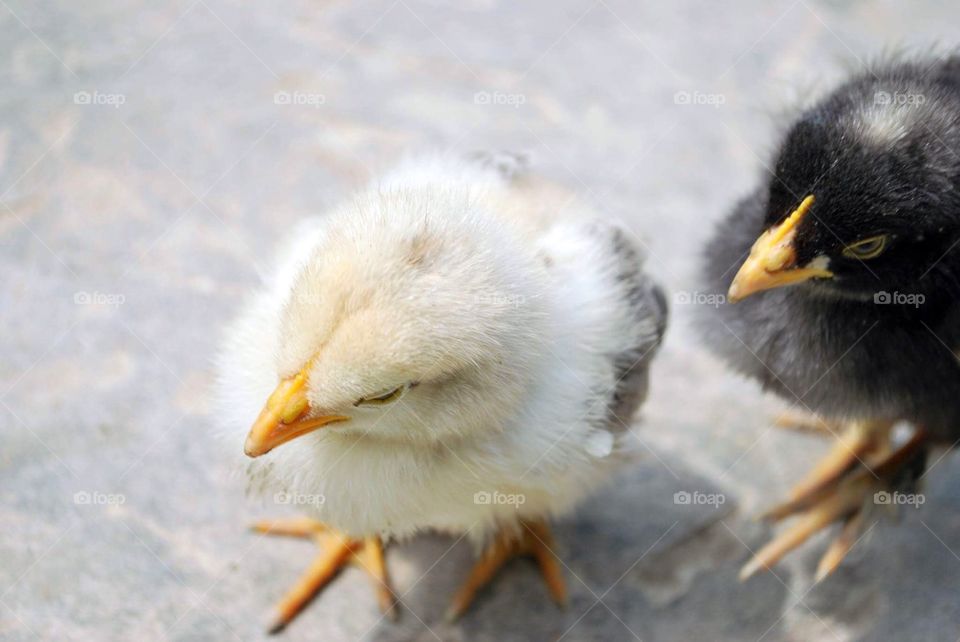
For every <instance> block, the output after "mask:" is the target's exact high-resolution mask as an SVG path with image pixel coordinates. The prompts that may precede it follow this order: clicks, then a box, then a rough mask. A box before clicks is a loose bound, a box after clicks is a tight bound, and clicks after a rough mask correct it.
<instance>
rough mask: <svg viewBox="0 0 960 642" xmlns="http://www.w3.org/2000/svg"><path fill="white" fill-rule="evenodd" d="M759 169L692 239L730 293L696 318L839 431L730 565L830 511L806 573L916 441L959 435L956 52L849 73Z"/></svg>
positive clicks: (895, 477)
mask: <svg viewBox="0 0 960 642" xmlns="http://www.w3.org/2000/svg"><path fill="white" fill-rule="evenodd" d="M770 174H772V176H771V177H770V178H769V180H767V181H766V184H765V185H763V186H761V187H760V188H759V189H758V190H757V191H756V192H754V193H753V194H752V195H751V196H749V197H747V198H746V199H744V200H742V201H741V202H740V203H739V204H738V205H737V206H736V207H735V208H734V211H733V212H732V213H731V214H730V215H729V217H727V219H726V220H724V221H723V222H722V223H721V225H720V226H719V228H718V229H717V231H716V233H715V235H714V237H713V239H712V240H711V241H710V243H709V245H708V247H707V251H706V278H707V282H708V283H709V289H710V291H712V292H718V293H719V292H727V299H728V300H727V302H726V303H725V304H723V305H721V306H719V308H716V309H714V308H712V307H710V308H707V307H706V306H704V309H705V310H709V314H704V315H702V319H701V325H702V326H703V328H704V330H705V336H706V337H707V339H708V342H709V344H710V346H711V347H712V348H713V349H714V350H715V351H716V352H717V353H718V354H719V355H720V356H722V357H723V358H724V359H725V360H726V361H727V362H728V363H729V364H730V365H731V366H732V367H733V368H734V369H735V370H737V371H739V372H741V373H743V374H746V375H749V376H751V377H754V378H756V379H758V380H759V381H760V382H761V383H762V385H763V387H764V388H765V389H768V390H772V391H774V392H776V393H778V394H779V395H780V396H782V397H784V398H785V399H787V400H788V401H789V402H791V403H792V404H795V405H796V406H797V407H799V408H800V409H803V410H805V411H808V412H810V413H812V414H813V415H815V416H816V417H817V419H816V421H814V422H812V423H813V425H815V426H817V427H819V428H821V429H823V430H827V431H829V432H832V433H835V435H836V436H837V437H838V441H837V444H836V445H835V446H834V447H833V449H832V450H831V452H830V453H829V454H828V456H827V457H826V458H825V459H824V460H823V461H822V462H821V463H820V464H819V465H818V466H817V467H816V468H815V470H813V471H812V473H811V474H810V475H809V476H808V477H807V478H806V479H804V480H803V481H802V482H801V483H800V484H798V485H797V486H796V487H795V488H794V490H793V492H792V494H791V497H790V498H789V500H788V501H787V502H786V503H784V504H782V505H781V506H779V507H777V508H775V509H773V510H771V511H770V512H769V513H768V516H770V517H772V518H774V519H780V518H783V517H786V516H789V515H796V514H799V515H800V516H801V517H800V519H799V520H798V521H797V523H796V524H794V525H793V526H792V527H791V528H790V529H789V530H787V531H785V532H783V533H781V534H780V535H779V536H778V537H777V538H776V539H775V540H774V541H772V542H771V543H770V544H768V545H767V546H766V547H765V548H764V549H763V550H761V551H760V552H759V553H757V555H756V556H755V557H754V558H753V559H752V560H751V561H750V563H748V564H747V565H746V566H745V567H744V569H743V572H742V574H741V577H744V578H745V577H748V576H749V575H751V574H753V573H754V572H756V571H757V570H759V569H760V568H763V567H770V566H772V565H773V564H774V563H776V562H777V560H779V559H780V558H781V557H782V556H783V555H785V554H786V553H787V552H789V551H790V550H792V549H793V548H795V547H797V546H799V545H800V544H801V543H803V542H804V541H805V540H806V539H807V538H809V537H810V536H811V535H812V534H813V533H815V532H817V531H818V530H820V529H822V528H824V527H825V526H827V525H828V524H830V523H832V522H834V521H839V520H843V521H845V526H844V527H843V530H842V531H841V532H840V535H839V536H838V538H837V539H836V540H835V541H834V542H833V543H832V544H831V546H830V548H829V549H828V551H827V552H826V554H825V555H824V557H823V559H822V560H821V563H820V567H819V569H818V573H817V579H818V580H819V579H822V578H823V577H825V576H826V575H828V574H829V573H830V572H832V571H833V570H834V569H835V568H836V567H837V566H838V565H839V563H840V561H841V560H842V559H843V557H844V555H846V553H847V552H848V551H849V549H850V548H851V547H852V546H853V544H854V543H855V542H856V540H857V539H858V534H859V533H860V532H862V530H863V529H864V525H865V522H866V521H867V519H868V517H869V515H870V514H871V511H872V509H874V507H875V506H876V505H878V504H885V503H890V504H895V503H898V502H900V501H904V500H907V501H909V499H910V497H909V495H906V494H904V493H910V492H913V491H914V486H915V482H916V481H917V480H919V478H920V477H921V476H922V474H923V471H924V468H925V463H926V457H927V451H928V449H929V448H931V447H934V446H939V445H946V446H952V445H954V444H955V442H956V441H957V440H958V439H960V361H958V352H960V247H958V245H960V56H951V57H949V58H946V59H941V60H936V61H911V62H894V63H887V64H884V65H881V66H879V67H876V68H873V69H871V70H869V71H867V72H865V73H863V74H861V75H858V76H855V77H853V78H851V79H849V80H848V81H846V82H845V83H843V84H842V85H841V86H840V87H838V88H837V89H836V90H835V91H833V92H832V93H831V94H830V95H828V96H827V97H826V98H825V99H823V100H822V101H820V102H819V103H818V104H816V105H815V106H813V107H812V108H810V109H808V110H806V111H804V112H803V113H802V114H801V115H800V117H799V119H797V120H796V121H795V122H794V123H793V124H792V125H791V126H790V128H789V129H788V131H787V133H786V136H785V138H784V139H783V141H782V143H781V144H780V146H779V148H778V150H777V152H776V155H775V158H774V165H773V169H772V170H771V171H770ZM738 268H739V271H737V270H738ZM734 273H736V275H735V276H734ZM783 286H790V287H783ZM765 290H769V291H765ZM747 297H749V298H747ZM744 299H745V300H744ZM741 300H742V302H741ZM900 421H906V422H909V424H910V425H911V426H912V427H913V428H914V432H913V435H912V436H911V437H910V438H909V439H907V440H896V439H894V438H893V437H892V435H891V429H892V427H893V425H894V424H895V423H897V422H900ZM891 493H892V494H891Z"/></svg>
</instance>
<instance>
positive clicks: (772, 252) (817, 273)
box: [727, 194, 833, 303]
mask: <svg viewBox="0 0 960 642" xmlns="http://www.w3.org/2000/svg"><path fill="white" fill-rule="evenodd" d="M811 205H813V194H810V195H809V196H807V197H806V198H805V199H803V202H801V203H800V206H799V207H797V209H795V210H794V211H793V213H791V214H790V216H788V217H787V219H786V220H785V221H784V222H783V223H781V224H780V225H777V226H776V227H772V228H770V229H769V230H767V231H766V232H764V233H763V234H761V235H760V238H758V239H757V240H756V242H755V243H754V244H753V247H752V248H751V249H750V256H748V257H747V260H746V261H744V262H743V265H742V266H740V270H739V271H738V272H737V275H736V276H735V277H733V283H731V284H730V290H729V291H728V292H727V298H728V299H729V300H730V302H731V303H736V302H737V301H739V300H741V299H745V298H746V297H748V296H750V295H751V294H755V293H757V292H760V291H762V290H769V289H771V288H779V287H782V286H784V285H791V284H793V283H800V282H801V281H806V280H808V279H813V278H821V279H826V278H830V277H832V276H833V272H831V271H830V270H827V269H826V268H825V267H817V266H814V265H806V266H802V267H801V266H797V252H796V248H795V247H794V240H795V239H796V236H797V226H798V225H799V224H800V221H802V220H803V217H804V216H806V215H807V212H808V211H810V206H811Z"/></svg>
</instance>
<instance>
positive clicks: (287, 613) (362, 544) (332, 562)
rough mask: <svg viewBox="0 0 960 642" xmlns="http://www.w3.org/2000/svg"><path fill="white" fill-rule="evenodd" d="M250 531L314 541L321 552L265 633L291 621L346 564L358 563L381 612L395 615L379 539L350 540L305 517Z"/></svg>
mask: <svg viewBox="0 0 960 642" xmlns="http://www.w3.org/2000/svg"><path fill="white" fill-rule="evenodd" d="M253 530H254V531H256V532H258V533H265V534H268V535H287V536H290V537H304V538H310V539H312V540H314V542H315V543H316V544H317V546H318V547H319V548H320V552H319V553H318V554H317V556H316V557H315V558H314V560H313V562H312V563H311V564H310V567H309V568H308V569H307V571H306V573H304V574H303V576H302V577H301V578H300V579H299V580H298V581H297V583H296V584H295V585H294V586H293V588H291V589H290V590H289V591H288V592H287V594H286V595H284V596H283V599H281V600H280V602H279V603H278V604H277V606H276V608H275V609H274V613H273V616H272V618H271V620H270V624H269V627H268V631H269V632H270V633H277V632H279V631H281V630H282V629H283V628H284V627H286V626H287V624H289V623H290V621H291V620H293V618H294V617H296V615H297V614H298V613H299V612H300V611H301V610H303V608H304V607H305V606H306V605H307V603H309V602H310V600H311V599H312V598H313V596H314V595H316V594H317V593H318V592H319V591H320V590H321V589H322V588H323V587H324V586H326V585H327V584H328V583H329V582H330V580H332V579H333V577H334V576H335V575H336V574H337V573H338V572H339V571H340V569H341V568H343V566H344V565H346V564H348V563H354V564H357V565H358V566H359V567H360V568H362V569H363V570H364V571H365V572H366V573H367V575H369V576H370V578H371V579H372V580H373V587H374V591H375V592H376V595H377V602H378V604H379V606H380V610H381V611H382V612H383V613H384V615H387V616H389V617H395V615H396V609H395V604H396V598H395V597H394V592H393V589H392V588H391V585H390V576H389V575H388V573H387V567H386V564H385V562H384V558H383V543H382V542H381V541H380V538H379V537H367V538H364V539H351V538H349V537H346V536H344V535H342V534H340V533H338V532H336V531H335V530H333V529H331V528H329V527H328V526H326V525H324V524H323V523H321V522H318V521H316V520H314V519H310V518H308V517H295V518H287V519H277V520H264V521H260V522H257V523H256V524H254V525H253Z"/></svg>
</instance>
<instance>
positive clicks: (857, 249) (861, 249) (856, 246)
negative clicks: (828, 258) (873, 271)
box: [843, 234, 889, 260]
mask: <svg viewBox="0 0 960 642" xmlns="http://www.w3.org/2000/svg"><path fill="white" fill-rule="evenodd" d="M887 239H889V236H888V235H887V234H880V235H878V236H871V237H870V238H866V239H862V240H860V241H857V242H856V243H851V244H850V245H848V246H847V247H845V248H843V255H844V256H846V257H847V258H851V259H861V260H863V259H872V258H874V257H877V256H880V255H881V254H882V253H883V251H884V250H885V249H887Z"/></svg>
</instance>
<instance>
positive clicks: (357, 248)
mask: <svg viewBox="0 0 960 642" xmlns="http://www.w3.org/2000/svg"><path fill="white" fill-rule="evenodd" d="M482 201H483V199H482V198H480V197H477V196H476V195H470V194H464V193H460V192H456V191H452V190H451V191H446V190H442V189H440V190H434V191H432V192H426V193H425V192H424V190H422V189H421V190H403V189H394V190H391V191H388V192H373V193H371V194H367V195H365V196H363V197H360V198H358V199H357V200H355V201H354V202H353V203H352V204H351V205H350V206H349V207H346V208H344V209H342V210H340V211H338V212H335V213H334V214H332V215H331V216H332V217H333V218H332V219H331V220H330V221H329V223H328V224H327V225H326V226H325V228H324V232H323V234H322V237H321V238H320V239H319V240H318V242H317V243H316V245H315V246H314V249H313V251H312V253H311V255H310V256H309V258H307V259H306V260H305V261H304V263H303V264H302V266H301V267H300V269H299V271H298V273H297V275H296V276H295V278H294V279H293V282H292V283H291V284H290V290H289V296H288V297H287V298H286V300H285V302H284V303H283V305H282V309H281V310H280V311H279V315H280V319H279V323H277V324H276V326H275V331H276V332H277V336H275V337H271V338H269V339H272V341H265V343H267V344H269V345H275V346H277V348H276V350H275V355H274V359H273V363H274V364H275V369H276V380H277V388H276V390H275V391H274V392H273V394H272V395H270V397H269V399H268V400H267V402H266V404H265V406H264V409H263V411H262V412H261V414H260V416H259V418H257V420H256V422H255V423H254V426H253V428H252V429H251V431H250V433H249V435H248V438H247V442H246V445H245V451H246V453H247V454H248V455H250V456H253V457H256V456H259V455H262V454H264V453H266V452H269V451H270V450H271V449H273V448H275V447H277V446H280V445H281V444H284V443H286V442H288V441H291V440H294V439H298V438H300V437H302V436H303V435H306V434H308V433H309V434H314V433H316V436H314V437H312V439H322V438H323V436H322V435H323V433H328V432H329V431H336V432H339V433H345V432H348V433H358V434H359V433H362V434H364V435H366V436H370V437H374V438H381V439H386V440H399V441H415V442H422V443H431V442H436V441H439V440H449V439H455V438H458V437H464V436H467V435H470V434H475V433H476V432H477V431H484V430H497V429H499V428H500V427H502V425H503V421H504V419H505V418H506V417H507V416H508V415H509V414H510V413H511V412H514V411H515V410H516V408H517V406H518V404H519V403H520V402H521V400H522V398H523V396H524V394H525V390H526V389H527V387H528V385H529V383H530V374H531V369H532V368H533V366H534V362H535V361H536V359H537V355H538V353H539V349H538V346H539V343H538V337H539V336H541V335H542V328H543V323H544V316H543V314H542V312H541V310H542V305H541V301H540V296H541V292H542V287H541V285H540V279H541V277H542V275H541V272H540V271H539V270H538V269H537V266H536V265H535V264H534V263H533V262H532V260H531V259H530V258H529V253H527V252H524V251H523V249H524V248H522V247H521V246H520V241H519V240H518V239H517V238H515V237H514V236H513V235H511V234H509V233H507V232H505V230H504V229H503V228H502V226H495V225H492V224H491V222H490V218H489V217H488V216H483V215H482V212H481V208H482V207H484V205H483V203H482Z"/></svg>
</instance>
